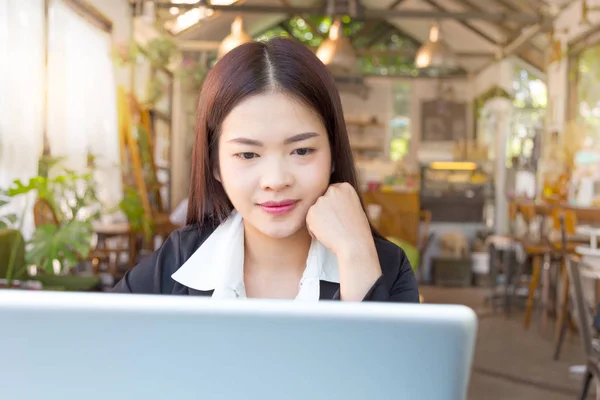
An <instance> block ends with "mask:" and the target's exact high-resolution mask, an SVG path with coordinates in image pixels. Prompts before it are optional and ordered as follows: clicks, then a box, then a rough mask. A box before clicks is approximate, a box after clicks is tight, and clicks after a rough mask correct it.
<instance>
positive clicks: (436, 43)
mask: <svg viewBox="0 0 600 400" xmlns="http://www.w3.org/2000/svg"><path fill="white" fill-rule="evenodd" d="M415 65H416V67H417V68H419V69H428V70H431V71H433V72H438V73H439V72H450V71H453V70H455V69H456V68H457V67H458V61H457V59H456V56H455V55H454V53H453V52H452V50H450V47H448V45H447V44H446V42H445V41H444V40H443V39H442V38H441V34H440V27H439V26H438V25H437V24H434V25H433V26H432V27H431V30H430V31H429V40H428V41H427V42H426V43H424V44H423V45H422V46H421V47H420V48H419V50H418V51H417V55H416V57H415Z"/></svg>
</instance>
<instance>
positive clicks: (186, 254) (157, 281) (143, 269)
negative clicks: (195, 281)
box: [113, 224, 216, 294]
mask: <svg viewBox="0 0 600 400" xmlns="http://www.w3.org/2000/svg"><path fill="white" fill-rule="evenodd" d="M215 229H216V226H215V225H211V224H208V225H204V226H199V225H198V224H194V225H188V226H186V227H184V228H181V229H178V230H176V231H174V232H172V233H171V234H170V235H169V237H168V238H167V239H166V240H165V242H164V243H163V244H162V245H161V246H160V248H159V249H158V250H156V251H155V252H154V253H152V254H151V255H149V256H147V257H145V258H144V259H143V260H141V261H140V263H139V264H138V265H136V266H135V267H134V268H132V269H131V270H129V271H127V273H126V274H125V276H124V277H123V279H122V280H121V281H120V282H119V283H117V285H115V287H114V289H113V291H114V292H126V293H157V294H158V293H167V294H171V293H177V292H178V291H182V290H183V287H181V288H180V287H178V286H181V285H179V284H177V283H176V282H175V281H174V280H173V279H172V278H171V275H173V273H175V271H177V270H178V269H179V268H180V267H181V266H182V265H183V264H184V263H185V262H186V261H187V260H188V259H189V258H190V257H191V255H192V254H193V253H194V252H195V251H196V250H197V249H198V247H200V245H201V244H202V243H203V242H204V241H205V240H206V239H207V238H208V237H209V236H210V235H211V234H212V233H213V232H214V230H215ZM180 289H181V290H180Z"/></svg>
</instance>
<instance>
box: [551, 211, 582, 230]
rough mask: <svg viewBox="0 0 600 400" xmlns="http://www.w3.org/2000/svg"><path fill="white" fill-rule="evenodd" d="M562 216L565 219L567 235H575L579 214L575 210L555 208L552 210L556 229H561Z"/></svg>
mask: <svg viewBox="0 0 600 400" xmlns="http://www.w3.org/2000/svg"><path fill="white" fill-rule="evenodd" d="M561 218H562V220H563V221H564V231H565V234H567V235H574V234H575V228H576V227H577V215H576V214H575V211H573V210H565V209H564V208H555V209H553V210H552V221H553V224H554V229H557V230H558V229H561V230H562V228H561V224H562V222H561Z"/></svg>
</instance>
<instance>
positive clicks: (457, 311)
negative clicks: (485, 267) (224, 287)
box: [0, 290, 477, 400]
mask: <svg viewBox="0 0 600 400" xmlns="http://www.w3.org/2000/svg"><path fill="white" fill-rule="evenodd" d="M476 326H477V319H476V316H475V314H474V313H473V311H471V310H470V309H469V308H466V307H463V306H442V305H418V304H411V305H408V304H388V303H385V304H383V303H343V302H334V301H325V302H319V303H301V302H293V301H267V300H245V301H240V300H238V301H214V300H211V299H209V298H200V297H176V296H146V295H127V294H103V293H97V294H90V293H58V292H33V291H17V290H4V291H2V290H0V347H1V350H0V397H1V398H3V399H10V400H55V399H56V400H71V399H77V400H80V399H86V400H117V399H127V400H153V399H160V400H164V399H211V400H215V399H228V400H231V399H239V400H247V399H261V400H296V399H302V400H308V399H310V400H314V399H327V400H331V399H343V400H351V399H361V400H364V399H436V400H439V399H461V400H462V399H465V398H466V391H467V385H468V380H469V375H470V370H471V362H472V358H473V349H474V344H475V336H476Z"/></svg>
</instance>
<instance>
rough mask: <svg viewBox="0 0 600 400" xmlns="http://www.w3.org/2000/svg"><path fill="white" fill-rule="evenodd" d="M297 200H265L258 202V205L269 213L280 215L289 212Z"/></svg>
mask: <svg viewBox="0 0 600 400" xmlns="http://www.w3.org/2000/svg"><path fill="white" fill-rule="evenodd" d="M297 202H298V201H297V200H283V201H266V202H264V203H260V204H259V206H260V207H261V208H262V209H263V211H266V212H268V213H269V214H275V215H280V214H285V213H287V212H290V211H291V210H292V209H293V208H294V207H296V203H297Z"/></svg>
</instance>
